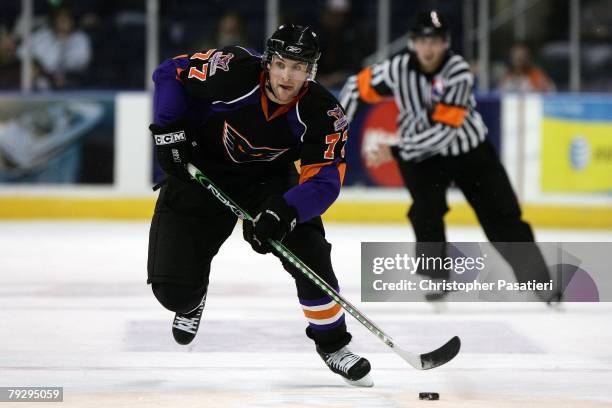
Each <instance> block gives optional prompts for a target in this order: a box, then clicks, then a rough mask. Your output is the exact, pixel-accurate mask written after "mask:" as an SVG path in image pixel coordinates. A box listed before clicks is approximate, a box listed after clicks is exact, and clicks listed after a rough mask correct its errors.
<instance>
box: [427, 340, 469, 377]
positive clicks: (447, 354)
mask: <svg viewBox="0 0 612 408" xmlns="http://www.w3.org/2000/svg"><path fill="white" fill-rule="evenodd" d="M460 349H461V340H460V339H459V337H457V336H455V337H453V338H452V339H450V340H449V341H448V342H446V344H444V345H443V346H441V347H440V348H438V349H436V350H434V351H430V352H429V353H425V354H421V355H420V359H421V370H430V369H432V368H436V367H439V366H441V365H443V364H446V363H448V362H449V361H451V360H452V359H453V358H455V356H456V355H457V354H458V353H459V350H460Z"/></svg>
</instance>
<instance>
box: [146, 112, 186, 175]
mask: <svg viewBox="0 0 612 408" xmlns="http://www.w3.org/2000/svg"><path fill="white" fill-rule="evenodd" d="M149 130H150V131H151V133H152V134H153V143H155V154H156V156H157V161H158V163H159V166H160V167H161V168H162V170H163V171H164V172H165V173H166V174H170V175H173V176H175V177H177V178H180V179H181V180H184V181H189V180H191V176H190V175H189V173H188V172H187V169H186V167H185V166H186V165H187V163H189V162H190V161H191V158H192V156H193V149H194V147H196V146H197V143H196V141H195V140H194V138H193V136H192V135H191V134H190V133H191V132H190V131H189V129H187V127H186V126H185V123H184V122H183V121H178V122H173V123H171V124H169V125H166V126H158V125H156V124H152V125H150V126H149Z"/></svg>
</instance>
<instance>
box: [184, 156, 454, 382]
mask: <svg viewBox="0 0 612 408" xmlns="http://www.w3.org/2000/svg"><path fill="white" fill-rule="evenodd" d="M187 170H188V171H189V174H191V177H193V178H194V179H195V180H196V181H197V182H198V183H200V184H201V185H202V186H203V187H204V188H206V189H207V190H208V191H209V192H210V193H211V194H212V195H214V196H215V197H216V198H217V199H218V200H219V201H221V202H222V203H223V204H224V205H225V206H226V207H228V208H229V209H230V210H231V211H232V212H233V213H234V214H235V215H236V216H237V217H238V218H240V219H242V220H247V221H251V220H252V219H253V218H252V217H251V216H250V215H249V214H248V213H247V212H246V211H245V210H243V209H242V208H240V206H239V205H238V204H236V203H235V202H234V201H233V200H232V199H231V198H229V197H228V196H227V195H225V193H224V192H223V191H221V190H220V189H219V187H217V186H216V185H215V184H214V183H213V182H212V181H211V180H210V179H209V178H208V177H206V176H205V175H204V174H203V173H202V172H201V171H200V170H198V168H197V167H195V166H194V165H193V164H191V163H187ZM270 244H271V245H272V247H273V248H274V249H275V250H276V253H277V256H278V257H282V258H284V259H285V260H287V261H289V262H291V263H292V264H293V265H294V266H295V267H296V268H297V269H298V270H299V271H300V272H301V273H303V274H304V275H305V276H306V277H307V278H308V279H310V281H311V282H312V283H314V284H315V285H317V286H318V287H319V288H320V289H321V290H322V291H323V292H324V293H325V294H326V295H327V296H329V297H330V298H332V299H333V300H334V301H336V302H337V303H339V304H340V306H342V308H343V309H344V310H346V311H347V312H348V313H349V314H350V315H351V316H353V317H354V318H355V319H357V320H358V321H359V323H361V324H362V325H363V326H365V328H366V329H368V330H369V331H370V332H371V333H372V334H374V335H376V336H377V337H378V338H379V339H380V340H382V342H383V343H385V344H386V345H387V346H388V347H389V348H390V349H391V350H393V351H394V352H395V353H396V354H398V355H399V356H400V357H401V358H402V359H404V360H405V361H406V362H408V364H410V365H411V366H413V367H414V368H416V369H419V370H428V369H430V368H435V367H438V366H441V365H442V364H445V363H447V362H449V361H450V360H452V359H453V358H454V357H455V356H456V355H457V353H459V349H460V348H461V340H459V337H457V336H454V337H453V338H452V339H450V340H449V341H448V342H446V344H444V345H443V346H442V347H440V348H438V349H435V350H433V351H430V352H429V353H425V354H415V353H411V352H408V351H406V350H404V349H402V348H401V347H400V346H398V345H397V344H395V342H394V341H393V339H392V338H391V337H390V336H389V335H387V334H386V333H385V332H383V331H382V329H381V328H380V327H378V326H377V325H376V324H375V323H374V322H372V321H371V320H370V319H369V318H367V317H366V316H365V315H364V314H363V313H361V312H360V311H359V310H358V309H357V308H356V307H355V306H353V305H352V304H351V303H350V302H349V301H348V300H346V299H345V298H344V297H342V296H341V295H340V294H339V293H338V292H336V290H335V289H334V288H332V287H331V286H330V285H329V284H328V283H327V282H325V281H324V280H323V279H321V278H320V277H319V276H318V275H317V274H316V273H315V272H314V271H313V270H312V269H310V268H309V267H308V265H306V264H305V263H304V262H302V261H301V260H300V259H299V258H298V257H297V256H295V255H294V254H293V253H292V252H291V251H290V250H289V249H287V248H286V247H285V246H284V245H283V244H282V243H280V242H278V241H274V240H270Z"/></svg>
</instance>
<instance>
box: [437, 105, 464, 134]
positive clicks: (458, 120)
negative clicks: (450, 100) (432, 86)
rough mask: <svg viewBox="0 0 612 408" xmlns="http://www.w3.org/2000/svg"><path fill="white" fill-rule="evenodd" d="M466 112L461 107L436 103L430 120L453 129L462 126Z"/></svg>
mask: <svg viewBox="0 0 612 408" xmlns="http://www.w3.org/2000/svg"><path fill="white" fill-rule="evenodd" d="M466 114H467V111H466V110H465V108H462V107H461V106H450V105H444V104H443V103H438V104H437V105H436V109H435V110H434V113H433V115H431V118H432V119H433V120H434V121H436V122H439V123H444V124H445V125H449V126H452V127H455V128H458V127H459V126H461V125H462V124H463V120H464V119H465V115H466Z"/></svg>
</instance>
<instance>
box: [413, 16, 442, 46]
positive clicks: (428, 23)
mask: <svg viewBox="0 0 612 408" xmlns="http://www.w3.org/2000/svg"><path fill="white" fill-rule="evenodd" d="M409 35H410V39H411V40H414V39H415V38H420V37H439V38H442V39H444V40H445V41H448V40H450V30H449V27H448V23H447V21H446V18H444V16H443V15H442V14H441V13H440V12H439V11H438V10H430V11H427V12H424V13H419V14H417V15H416V17H415V19H414V21H413V23H412V25H411V26H410V31H409Z"/></svg>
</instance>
